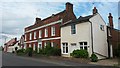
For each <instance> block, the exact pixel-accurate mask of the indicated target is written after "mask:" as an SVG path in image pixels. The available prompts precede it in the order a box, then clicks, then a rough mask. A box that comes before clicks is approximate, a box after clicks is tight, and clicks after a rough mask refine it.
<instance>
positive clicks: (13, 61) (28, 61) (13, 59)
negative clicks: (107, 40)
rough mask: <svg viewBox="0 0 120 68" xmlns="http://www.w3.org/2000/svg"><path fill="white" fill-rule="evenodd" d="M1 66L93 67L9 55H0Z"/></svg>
mask: <svg viewBox="0 0 120 68" xmlns="http://www.w3.org/2000/svg"><path fill="white" fill-rule="evenodd" d="M2 65H3V66H93V65H90V64H80V63H75V62H69V61H62V60H61V61H51V60H48V59H47V60H46V59H40V58H32V57H22V56H16V55H15V54H11V53H2Z"/></svg>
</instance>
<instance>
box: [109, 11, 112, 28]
mask: <svg viewBox="0 0 120 68" xmlns="http://www.w3.org/2000/svg"><path fill="white" fill-rule="evenodd" d="M108 19H109V26H110V27H111V28H113V17H112V14H111V13H109V16H108Z"/></svg>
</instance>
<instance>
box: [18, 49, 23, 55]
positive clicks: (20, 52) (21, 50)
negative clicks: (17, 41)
mask: <svg viewBox="0 0 120 68" xmlns="http://www.w3.org/2000/svg"><path fill="white" fill-rule="evenodd" d="M16 53H17V55H24V54H25V49H19V50H17V51H16Z"/></svg>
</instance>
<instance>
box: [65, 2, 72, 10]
mask: <svg viewBox="0 0 120 68" xmlns="http://www.w3.org/2000/svg"><path fill="white" fill-rule="evenodd" d="M66 11H73V4H71V3H69V2H67V3H66Z"/></svg>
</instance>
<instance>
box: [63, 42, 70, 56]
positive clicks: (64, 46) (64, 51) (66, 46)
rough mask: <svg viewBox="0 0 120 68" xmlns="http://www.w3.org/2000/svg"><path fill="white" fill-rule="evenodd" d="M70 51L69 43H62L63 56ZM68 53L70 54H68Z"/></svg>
mask: <svg viewBox="0 0 120 68" xmlns="http://www.w3.org/2000/svg"><path fill="white" fill-rule="evenodd" d="M63 44H65V45H63ZM64 48H65V50H64ZM67 49H68V43H62V53H63V54H68V52H69V49H68V50H67ZM66 51H68V52H66Z"/></svg>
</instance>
